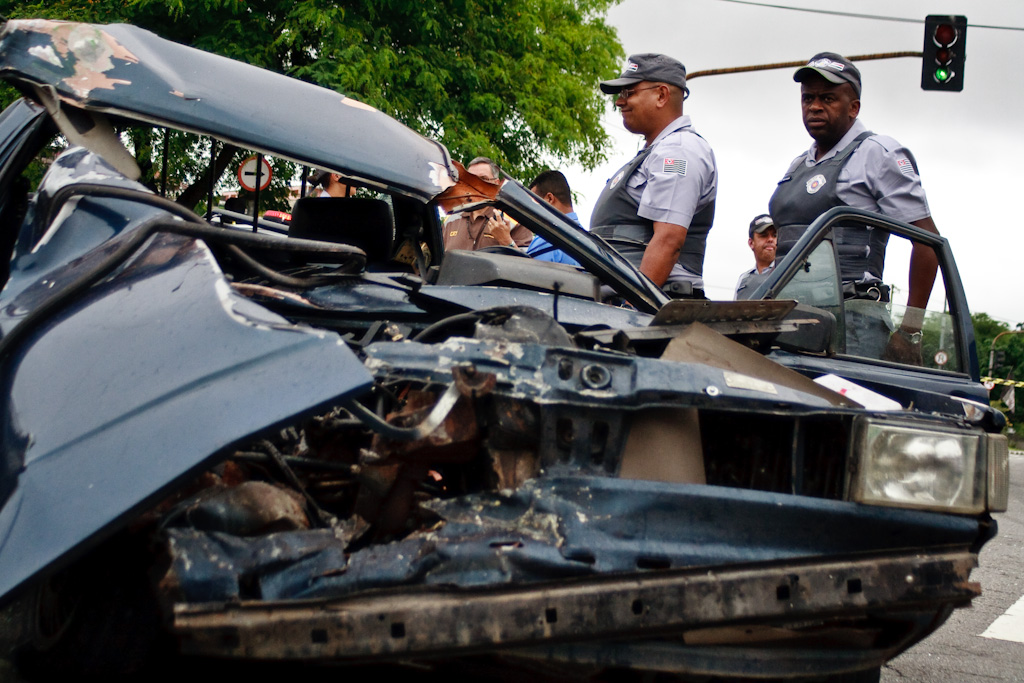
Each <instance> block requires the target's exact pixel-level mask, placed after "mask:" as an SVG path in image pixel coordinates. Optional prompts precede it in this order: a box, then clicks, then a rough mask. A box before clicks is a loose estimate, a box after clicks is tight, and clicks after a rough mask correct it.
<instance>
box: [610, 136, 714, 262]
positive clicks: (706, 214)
mask: <svg viewBox="0 0 1024 683" xmlns="http://www.w3.org/2000/svg"><path fill="white" fill-rule="evenodd" d="M694 135H696V133H694ZM652 149H653V147H651V146H648V147H645V148H644V149H642V150H640V152H639V153H638V154H637V155H636V156H635V157H633V160H632V161H630V162H629V163H628V164H626V165H625V166H623V167H622V168H621V169H619V171H618V172H617V173H616V174H615V175H613V176H612V179H611V180H609V181H608V183H607V184H606V185H605V187H604V190H602V191H601V196H599V197H598V198H597V204H595V205H594V212H593V213H592V214H591V216H590V226H591V227H590V230H591V232H593V233H594V234H596V235H600V236H601V237H603V238H604V239H605V240H607V241H608V243H609V244H610V245H612V246H613V247H615V250H616V251H618V252H619V253H620V254H622V255H623V256H624V257H625V258H626V260H628V261H629V262H630V263H632V264H633V265H634V266H636V267H637V268H639V267H640V262H641V261H642V260H643V257H644V250H645V249H647V244H648V243H649V242H650V241H651V238H652V237H654V221H652V220H648V219H647V218H641V217H640V216H638V215H637V213H636V212H637V210H638V209H639V208H640V202H638V201H637V200H635V199H633V198H632V197H630V196H629V193H628V192H626V185H627V181H628V180H629V178H630V176H632V175H633V173H634V172H636V170H637V169H638V168H640V164H642V163H643V162H644V159H646V158H647V155H649V154H650V153H651V150H652ZM714 220H715V202H714V200H712V201H711V203H710V204H708V205H707V206H705V207H704V208H703V209H701V210H700V211H698V212H697V213H696V214H694V216H693V220H692V221H690V223H691V225H689V226H686V241H685V242H683V247H682V249H680V250H679V257H678V258H677V259H676V260H677V261H678V262H679V265H681V266H682V267H683V268H685V269H686V270H688V271H690V272H691V273H693V274H694V275H703V274H704V247H705V246H706V245H707V241H708V231H709V230H710V229H711V224H712V223H713V222H714Z"/></svg>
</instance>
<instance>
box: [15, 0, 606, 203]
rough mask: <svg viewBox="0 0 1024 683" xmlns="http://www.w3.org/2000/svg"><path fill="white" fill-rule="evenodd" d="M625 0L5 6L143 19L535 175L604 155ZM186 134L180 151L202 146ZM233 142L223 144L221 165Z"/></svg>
mask: <svg viewBox="0 0 1024 683" xmlns="http://www.w3.org/2000/svg"><path fill="white" fill-rule="evenodd" d="M616 2H618V0H502V1H501V2H498V1H497V0H449V1H446V2H436V1H434V2H430V1H422V2H420V1H412V0H245V1H243V0H204V1H203V2H201V3H198V2H185V0H45V1H44V2H39V1H35V0H30V1H29V2H10V1H9V0H0V14H3V15H5V16H7V17H9V18H18V17H30V16H37V17H45V18H54V19H72V20H77V21H90V22H100V23H102V22H114V21H123V22H127V23H132V24H135V25H138V26H141V27H143V28H147V29H149V30H151V31H153V32H154V33H157V34H158V35H161V36H163V37H165V38H168V39H170V40H174V41H177V42H180V43H184V44H187V45H192V46H194V47H197V48H200V49H203V50H208V51H210V52H215V53H218V54H222V55H225V56H227V57H231V58H233V59H238V60H240V61H245V62H248V63H250V64H255V65H257V66H261V67H264V68H267V69H271V70H273V71H277V72H280V73H285V74H288V75H290V76H293V77H296V78H300V79H303V80H306V81H310V82H314V83H317V84H319V85H322V86H324V87H328V88H331V89H334V90H337V91H339V92H342V93H344V94H346V95H350V96H353V97H355V98H357V99H359V100H361V101H363V102H366V103H367V104H370V105H372V106H374V107H376V108H378V109H380V110H382V111H384V112H386V113H388V114H390V115H392V116H394V117H395V118H397V119H399V120H400V121H402V122H403V123H405V124H406V125H408V126H410V127H411V128H413V129H415V130H417V131H419V132H421V133H423V134H424V135H427V136H429V137H432V138H435V139H438V140H440V141H441V142H442V143H444V144H445V146H447V147H448V149H449V150H450V151H451V153H452V155H453V156H454V157H455V158H456V159H460V160H468V158H470V157H473V156H476V155H480V154H482V155H486V156H490V157H492V158H493V159H494V160H495V161H497V162H498V163H499V164H500V165H501V166H502V167H503V168H504V169H505V170H506V171H507V172H508V173H509V174H510V175H513V176H514V177H518V178H523V179H526V178H529V177H532V176H533V175H534V174H535V173H536V172H538V171H539V170H541V168H543V167H545V166H551V165H556V164H569V163H575V164H580V165H581V166H583V167H585V168H593V167H595V166H596V165H597V164H598V163H600V162H601V161H603V160H604V158H605V153H606V150H607V147H608V145H609V139H608V136H607V134H606V133H605V131H604V129H603V127H602V126H601V121H600V119H601V115H602V113H603V112H604V111H605V109H606V108H607V107H609V106H610V100H608V98H606V97H603V96H602V95H601V94H600V92H599V90H598V88H597V82H598V80H600V79H602V78H608V77H610V76H612V75H613V74H615V73H616V71H617V67H618V64H619V61H620V59H621V57H622V56H623V51H622V47H621V45H620V44H619V42H618V38H617V35H616V32H615V29H613V28H612V27H610V26H609V25H608V24H607V23H606V22H605V19H604V17H605V14H606V12H607V10H608V8H609V7H610V6H612V5H613V4H615V3H616ZM299 106H300V105H299ZM154 135H156V133H154ZM133 142H135V143H136V144H137V145H138V148H140V149H144V148H152V150H153V152H152V153H151V154H150V156H149V157H147V158H148V159H149V160H150V161H153V162H155V159H156V154H157V144H156V140H155V139H149V140H142V139H139V140H136V141H133ZM174 142H178V144H177V145H175V147H176V148H177V151H176V152H175V157H174V158H175V159H176V160H177V159H178V158H180V155H182V154H187V152H186V151H185V150H187V149H189V148H192V147H195V145H196V143H195V142H194V141H188V140H181V141H173V140H172V143H174ZM233 152H234V150H230V149H227V150H221V154H220V155H219V156H218V158H217V162H216V164H215V166H216V167H217V172H218V174H219V173H220V172H222V171H223V170H224V169H225V168H227V167H228V165H229V164H230V163H231V162H232V161H234V160H235V159H234V157H233V156H232V154H233ZM194 158H195V157H194ZM148 177H149V178H152V177H153V176H152V173H151V174H150V175H149V176H148ZM204 182H208V180H205V181H204V180H203V179H198V180H195V181H194V183H193V184H195V185H200V184H202V183H204Z"/></svg>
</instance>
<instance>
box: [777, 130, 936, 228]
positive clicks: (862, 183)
mask: <svg viewBox="0 0 1024 683" xmlns="http://www.w3.org/2000/svg"><path fill="white" fill-rule="evenodd" d="M866 130H867V127H866V126H865V125H864V124H863V123H861V122H860V119H857V120H856V121H854V122H853V126H852V127H851V128H850V130H848V131H847V132H846V135H844V136H843V138H842V139H841V140H840V141H839V142H838V143H836V145H835V146H834V147H833V148H832V149H830V150H829V152H828V154H826V155H825V156H823V157H822V158H821V159H819V160H818V161H815V160H814V155H815V154H816V153H817V150H818V145H817V143H814V144H812V145H811V148H810V149H809V150H807V151H806V152H804V153H803V154H801V155H800V156H798V157H797V158H796V159H794V163H796V162H798V161H801V160H802V161H803V163H804V164H805V165H807V166H814V165H816V164H820V163H822V162H823V161H826V160H827V159H831V158H832V157H834V156H835V155H836V154H837V153H838V152H840V151H841V150H843V149H846V147H848V146H849V145H850V143H852V142H853V141H854V139H855V138H856V137H857V136H858V135H860V134H861V133H863V132H864V131H866ZM910 156H911V155H910V153H909V152H908V151H907V149H906V148H905V147H903V146H902V145H901V144H900V143H899V142H897V141H896V140H894V139H893V138H891V137H889V136H887V135H872V136H871V137H869V138H868V139H867V140H865V141H864V142H863V143H861V145H860V146H859V147H858V148H857V149H856V150H854V152H853V153H852V154H851V155H850V158H849V160H847V162H846V165H845V166H843V169H842V171H840V173H839V178H838V180H837V181H836V194H837V196H838V197H839V199H840V200H841V201H843V202H844V203H846V204H847V205H849V206H852V207H854V208H857V209H864V210H866V211H874V212H875V213H880V214H882V215H883V216H888V217H890V218H895V219H896V220H898V221H903V222H904V223H913V222H914V221H917V220H921V219H922V218H928V217H929V216H931V211H930V210H929V208H928V198H927V197H926V196H925V193H924V187H922V186H921V176H919V175H918V174H917V171H915V170H914V164H913V163H911V161H910Z"/></svg>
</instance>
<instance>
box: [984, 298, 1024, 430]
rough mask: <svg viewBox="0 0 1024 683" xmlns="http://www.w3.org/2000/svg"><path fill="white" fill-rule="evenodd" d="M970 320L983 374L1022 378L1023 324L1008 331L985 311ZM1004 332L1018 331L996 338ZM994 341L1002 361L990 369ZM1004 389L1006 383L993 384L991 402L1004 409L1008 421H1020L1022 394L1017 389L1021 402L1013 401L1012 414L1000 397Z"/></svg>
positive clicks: (1023, 374) (1023, 355)
mask: <svg viewBox="0 0 1024 683" xmlns="http://www.w3.org/2000/svg"><path fill="white" fill-rule="evenodd" d="M971 322H972V323H973V324H974V339H975V342H976V343H977V346H978V363H979V365H980V366H981V374H982V376H986V377H996V378H999V379H1006V378H1007V377H1012V378H1013V379H1015V380H1017V381H1021V380H1024V323H1018V324H1017V326H1016V328H1015V329H1012V330H1011V328H1010V326H1009V325H1007V324H1006V323H1004V322H1000V321H998V320H994V319H992V318H991V317H990V316H989V315H988V314H987V313H975V314H973V315H972V316H971ZM1003 332H1014V333H1016V332H1020V334H1004V335H1003V336H1001V337H999V339H996V337H997V336H998V335H1000V334H1002V333H1003ZM993 340H995V346H994V349H995V350H996V351H997V352H998V351H1002V355H1003V362H1002V363H997V366H996V367H995V368H990V367H989V355H990V351H991V350H992V349H993V345H992V342H993ZM1005 390H1006V386H1005V385H1002V384H997V385H996V387H995V389H993V390H992V392H991V394H990V397H991V399H992V404H993V405H995V406H996V407H998V408H999V409H1000V410H1003V411H1004V412H1006V413H1007V417H1008V418H1009V419H1010V422H1012V423H1016V422H1019V421H1020V420H1021V418H1022V417H1024V393H1020V392H1018V393H1020V402H1019V403H1017V404H1016V406H1015V409H1014V410H1013V411H1012V413H1011V412H1010V411H1009V410H1008V408H1007V406H1006V404H1005V403H1004V402H1003V400H1002V397H1003V394H1004V392H1005Z"/></svg>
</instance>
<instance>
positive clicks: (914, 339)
mask: <svg viewBox="0 0 1024 683" xmlns="http://www.w3.org/2000/svg"><path fill="white" fill-rule="evenodd" d="M896 331H897V332H898V333H899V335H900V336H901V337H903V338H904V339H906V340H907V341H908V342H910V343H911V344H920V343H921V336H922V335H921V331H920V330H918V331H917V332H907V331H906V330H905V329H903V328H902V327H898V328H896Z"/></svg>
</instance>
